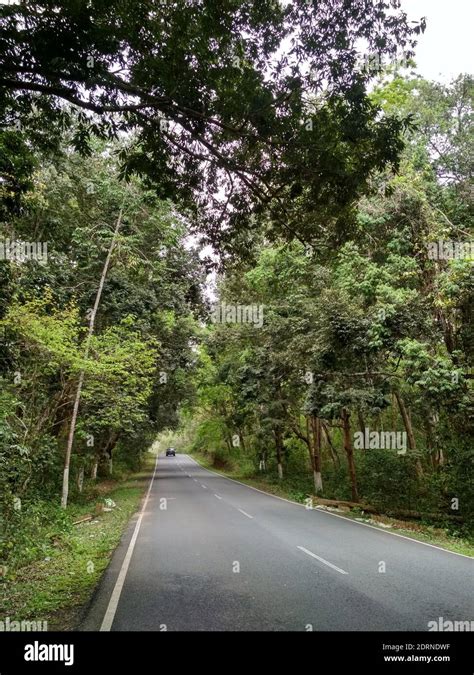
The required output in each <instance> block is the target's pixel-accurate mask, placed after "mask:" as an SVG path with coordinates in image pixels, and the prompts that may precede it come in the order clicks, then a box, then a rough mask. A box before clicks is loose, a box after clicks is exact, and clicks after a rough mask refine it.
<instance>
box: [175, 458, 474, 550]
mask: <svg viewBox="0 0 474 675" xmlns="http://www.w3.org/2000/svg"><path fill="white" fill-rule="evenodd" d="M186 456H187V457H189V459H190V460H191V461H193V462H194V463H195V464H197V466H198V467H199V468H200V469H202V470H203V471H207V472H208V473H213V474H214V475H215V476H220V477H221V478H224V480H230V481H231V482H232V483H237V484H238V485H243V486H244V487H246V488H248V489H249V490H255V492H260V493H261V494H262V495H266V496H267V497H273V499H279V500H280V501H281V502H288V504H293V505H294V506H300V507H301V508H303V509H306V506H305V505H304V504H301V503H300V502H294V501H292V500H291V499H286V498H285V497H279V496H278V495H272V493H271V492H265V490H259V488H256V487H253V485H247V483H242V482H241V481H240V480H235V478H229V476H225V475H224V474H223V473H217V471H212V469H206V468H205V467H204V466H203V465H202V464H199V462H198V461H197V460H195V459H194V457H190V456H189V455H186ZM306 510H308V509H306ZM309 510H311V511H317V512H318V513H321V514H323V515H326V516H331V517H333V518H342V520H345V521H346V523H347V522H349V523H353V524H354V525H360V526H361V527H370V529H371V530H376V531H377V532H380V533H381V534H388V535H390V536H392V537H400V539H406V540H407V541H411V542H412V544H421V545H422V546H429V547H430V548H436V549H437V550H438V551H444V553H451V555H458V556H460V557H461V558H467V559H468V560H471V561H472V560H474V558H473V556H471V555H466V554H465V553H458V552H457V551H450V550H449V549H447V548H442V547H441V546H436V544H428V542H427V541H420V540H419V539H412V538H411V537H407V536H406V535H404V534H398V533H397V532H389V531H388V530H383V529H382V528H381V527H376V526H375V525H369V524H368V523H360V522H359V521H358V520H353V519H352V518H346V516H341V515H339V514H338V513H331V512H330V511H323V510H321V509H316V508H314V509H309Z"/></svg>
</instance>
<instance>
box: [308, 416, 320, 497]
mask: <svg viewBox="0 0 474 675" xmlns="http://www.w3.org/2000/svg"><path fill="white" fill-rule="evenodd" d="M311 430H312V434H313V480H314V490H315V492H316V494H318V492H322V490H323V479H322V475H321V420H320V419H319V417H315V416H314V415H312V416H311Z"/></svg>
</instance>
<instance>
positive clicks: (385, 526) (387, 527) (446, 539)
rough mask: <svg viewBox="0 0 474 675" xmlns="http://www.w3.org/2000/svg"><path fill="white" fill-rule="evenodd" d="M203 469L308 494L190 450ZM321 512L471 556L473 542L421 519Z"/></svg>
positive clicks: (289, 495) (298, 497)
mask: <svg viewBox="0 0 474 675" xmlns="http://www.w3.org/2000/svg"><path fill="white" fill-rule="evenodd" d="M189 454H190V455H191V457H193V458H194V459H195V460H196V461H197V462H198V463H199V464H200V465H201V466H202V467H203V468H205V469H210V470H211V471H215V472H216V473H220V474H222V475H223V476H227V477H228V478H233V479H234V480H238V481H240V482H241V483H245V484H246V485H249V486H250V487H255V488H258V489H259V490H262V491H263V492H267V493H269V494H272V495H275V496H277V497H283V498H285V499H289V500H290V501H294V502H297V503H299V504H304V503H305V502H306V500H307V499H308V498H309V497H310V496H311V495H310V492H309V491H307V492H305V491H304V489H298V488H297V487H296V486H295V485H294V483H292V482H286V481H285V480H283V481H282V482H280V483H277V482H276V481H277V479H276V478H273V477H263V476H249V475H248V473H247V472H246V471H242V470H241V469H240V468H239V467H238V466H236V465H228V466H226V467H225V468H223V467H222V466H217V467H216V466H215V465H214V464H213V462H212V458H211V457H209V456H206V455H202V454H200V453H189ZM313 508H315V509H316V508H317V509H318V510H321V511H328V512H330V513H335V514H337V515H340V516H343V517H344V518H348V519H349V520H356V521H357V522H362V523H366V524H368V525H372V526H374V527H377V528H378V529H380V530H383V531H385V532H387V531H388V532H394V533H395V534H402V535H404V536H406V537H409V538H411V539H415V540H416V541H421V542H425V543H427V544H432V545H434V546H439V547H440V548H445V549H446V550H448V551H453V552H454V553H462V554H463V555H467V556H470V557H472V558H474V542H473V541H472V540H469V539H467V538H465V537H461V536H455V535H453V534H451V533H450V532H449V531H448V530H447V529H445V528H442V527H438V526H434V525H433V524H430V523H427V522H423V521H408V520H400V519H397V518H392V517H390V516H387V515H382V514H380V515H375V514H368V513H365V512H364V511H363V510H361V509H347V510H346V509H344V510H340V509H336V508H329V507H324V506H317V507H316V506H315V507H313Z"/></svg>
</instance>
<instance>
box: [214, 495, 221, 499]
mask: <svg viewBox="0 0 474 675" xmlns="http://www.w3.org/2000/svg"><path fill="white" fill-rule="evenodd" d="M214 497H217V499H222V497H220V496H219V495H214Z"/></svg>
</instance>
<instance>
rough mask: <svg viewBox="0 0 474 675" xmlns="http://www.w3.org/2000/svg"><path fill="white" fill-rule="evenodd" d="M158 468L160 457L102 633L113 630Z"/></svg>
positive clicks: (107, 611)
mask: <svg viewBox="0 0 474 675" xmlns="http://www.w3.org/2000/svg"><path fill="white" fill-rule="evenodd" d="M157 466H158V455H157V456H156V461H155V470H154V471H153V476H152V478H151V481H150V485H149V487H148V492H147V493H146V497H145V501H144V502H143V506H142V510H141V511H140V515H139V517H138V520H137V522H136V525H135V529H134V531H133V536H132V539H131V540H130V543H129V545H128V549H127V553H126V555H125V558H124V560H123V563H122V567H121V568H120V572H119V575H118V577H117V581H116V582H115V586H114V590H113V591H112V595H111V596H110V600H109V604H108V606H107V610H106V612H105V615H104V619H103V621H102V625H101V627H100V630H101V631H110V630H111V628H112V624H113V622H114V618H115V613H116V611H117V607H118V603H119V600H120V595H121V593H122V588H123V584H124V582H125V577H126V576H127V572H128V567H129V565H130V560H131V559H132V555H133V549H134V548H135V544H136V542H137V537H138V533H139V532H140V525H141V524H142V519H143V514H144V513H145V509H146V507H147V504H148V498H149V496H150V492H151V488H152V486H153V482H154V480H155V474H156V467H157Z"/></svg>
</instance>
